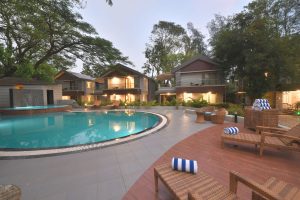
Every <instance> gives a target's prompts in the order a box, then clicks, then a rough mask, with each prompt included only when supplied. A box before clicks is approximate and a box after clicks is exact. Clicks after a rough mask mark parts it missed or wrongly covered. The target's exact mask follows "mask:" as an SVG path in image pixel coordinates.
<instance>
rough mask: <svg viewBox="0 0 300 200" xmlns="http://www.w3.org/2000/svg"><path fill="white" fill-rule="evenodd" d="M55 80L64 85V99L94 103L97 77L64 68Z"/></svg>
mask: <svg viewBox="0 0 300 200" xmlns="http://www.w3.org/2000/svg"><path fill="white" fill-rule="evenodd" d="M55 82H56V83H59V84H61V85H62V95H63V96H62V99H63V100H69V99H74V100H76V101H77V102H85V103H93V102H94V101H95V99H96V96H95V89H96V79H95V78H93V77H90V76H88V75H84V74H80V73H75V72H70V71H65V70H62V71H60V72H59V73H58V74H57V75H56V76H55Z"/></svg>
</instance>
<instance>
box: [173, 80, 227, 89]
mask: <svg viewBox="0 0 300 200" xmlns="http://www.w3.org/2000/svg"><path fill="white" fill-rule="evenodd" d="M213 85H225V82H224V80H220V79H203V80H201V79H200V80H193V81H185V80H184V81H178V82H176V87H202V86H213Z"/></svg>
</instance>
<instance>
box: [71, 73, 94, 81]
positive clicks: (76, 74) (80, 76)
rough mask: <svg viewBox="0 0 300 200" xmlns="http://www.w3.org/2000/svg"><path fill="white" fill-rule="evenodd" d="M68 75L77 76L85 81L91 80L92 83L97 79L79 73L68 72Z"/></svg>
mask: <svg viewBox="0 0 300 200" xmlns="http://www.w3.org/2000/svg"><path fill="white" fill-rule="evenodd" d="M67 72H68V73H70V74H72V75H74V76H76V77H77V78H80V79H84V80H90V81H94V80H95V78H93V77H91V76H88V75H85V74H80V73H77V72H71V71H67Z"/></svg>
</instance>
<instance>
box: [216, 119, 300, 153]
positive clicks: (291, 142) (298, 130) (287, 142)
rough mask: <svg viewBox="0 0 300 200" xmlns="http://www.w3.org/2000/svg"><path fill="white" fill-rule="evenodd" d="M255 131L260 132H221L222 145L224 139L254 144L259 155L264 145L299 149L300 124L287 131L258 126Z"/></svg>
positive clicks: (292, 149) (293, 149)
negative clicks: (232, 133)
mask: <svg viewBox="0 0 300 200" xmlns="http://www.w3.org/2000/svg"><path fill="white" fill-rule="evenodd" d="M265 131H268V132H265ZM257 132H258V133H260V134H250V133H238V134H236V135H229V134H225V133H222V135H221V142H222V147H224V143H225V141H234V142H239V143H248V144H254V145H255V148H257V147H258V146H259V154H260V155H261V156H262V155H263V151H264V148H265V147H273V148H277V149H278V148H279V149H286V150H291V151H300V124H298V125H296V126H295V127H293V128H291V129H290V130H288V131H287V130H283V129H280V128H271V127H258V131H257Z"/></svg>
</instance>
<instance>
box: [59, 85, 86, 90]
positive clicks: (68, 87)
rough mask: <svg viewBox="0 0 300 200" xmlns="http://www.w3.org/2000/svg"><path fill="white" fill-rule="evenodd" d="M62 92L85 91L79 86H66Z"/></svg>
mask: <svg viewBox="0 0 300 200" xmlns="http://www.w3.org/2000/svg"><path fill="white" fill-rule="evenodd" d="M62 90H63V91H83V89H82V88H80V87H78V86H64V85H63V88H62Z"/></svg>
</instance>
